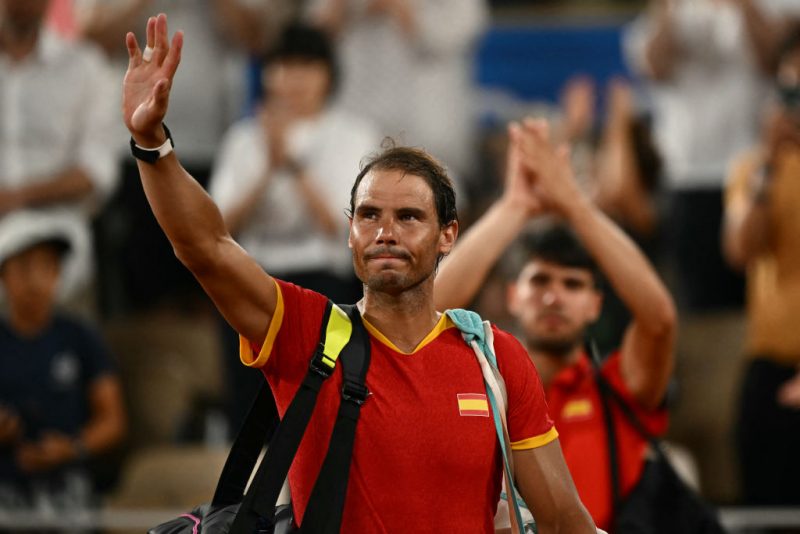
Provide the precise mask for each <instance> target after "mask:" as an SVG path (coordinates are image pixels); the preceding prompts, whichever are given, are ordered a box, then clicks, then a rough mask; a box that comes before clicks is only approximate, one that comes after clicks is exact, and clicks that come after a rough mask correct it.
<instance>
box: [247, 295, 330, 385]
mask: <svg viewBox="0 0 800 534" xmlns="http://www.w3.org/2000/svg"><path fill="white" fill-rule="evenodd" d="M275 283H276V284H277V286H278V305H277V307H276V309H275V314H274V315H273V316H272V323H270V326H269V331H268V333H267V337H266V339H264V340H245V339H242V340H241V342H240V355H241V359H242V363H244V364H245V365H247V366H250V367H259V368H261V369H262V370H263V371H264V374H265V375H266V376H267V377H268V378H270V379H271V380H270V381H271V382H272V381H275V382H277V381H286V382H288V383H298V384H299V383H300V382H301V381H302V380H303V377H305V375H306V372H307V371H308V362H309V360H310V358H311V355H312V354H313V352H314V350H315V348H316V346H317V343H318V342H319V333H320V326H321V324H322V316H323V315H324V313H325V304H326V303H327V301H328V299H327V298H325V297H324V296H323V295H320V294H319V293H316V292H314V291H310V290H308V289H304V288H302V287H299V286H296V285H294V284H290V283H288V282H283V281H281V280H275Z"/></svg>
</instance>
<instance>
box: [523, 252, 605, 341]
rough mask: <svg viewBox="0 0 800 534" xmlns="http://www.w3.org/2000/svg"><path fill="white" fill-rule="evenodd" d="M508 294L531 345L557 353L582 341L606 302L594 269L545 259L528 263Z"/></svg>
mask: <svg viewBox="0 0 800 534" xmlns="http://www.w3.org/2000/svg"><path fill="white" fill-rule="evenodd" d="M508 298H509V310H510V311H511V313H512V315H514V317H515V318H516V319H517V321H518V323H519V324H520V326H521V327H522V329H523V330H524V334H525V338H526V341H527V342H528V344H529V345H530V348H532V349H534V350H540V351H542V352H545V353H547V354H550V355H553V356H566V355H568V354H569V353H570V352H571V351H572V349H574V348H575V347H576V346H577V345H578V344H580V343H581V341H582V339H583V334H584V331H585V330H586V327H587V326H588V325H589V324H591V323H592V322H593V321H595V320H596V319H597V317H598V316H599V315H600V309H601V305H602V296H601V294H600V292H599V291H598V290H597V289H596V287H595V284H594V280H593V277H592V273H591V271H589V270H588V269H582V268H577V267H565V266H563V265H559V264H557V263H552V262H548V261H544V260H532V261H530V262H528V263H527V264H526V265H525V267H524V268H523V269H522V271H521V272H520V273H519V276H518V277H517V280H516V282H514V283H513V284H512V285H511V286H510V287H509V295H508Z"/></svg>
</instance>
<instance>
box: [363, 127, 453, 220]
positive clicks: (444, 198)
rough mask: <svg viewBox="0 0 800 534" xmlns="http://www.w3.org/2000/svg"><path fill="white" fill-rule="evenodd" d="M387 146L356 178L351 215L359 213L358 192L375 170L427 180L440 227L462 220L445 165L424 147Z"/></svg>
mask: <svg viewBox="0 0 800 534" xmlns="http://www.w3.org/2000/svg"><path fill="white" fill-rule="evenodd" d="M383 146H384V150H383V151H382V152H381V153H379V154H378V155H376V156H373V157H371V158H370V159H369V160H368V161H367V163H366V164H365V165H364V166H363V167H362V168H361V172H359V173H358V176H356V181H355V183H354V184H353V189H351V190H350V216H351V217H352V215H353V213H354V212H355V201H356V191H358V186H359V185H360V184H361V180H362V179H363V178H364V176H366V175H367V173H369V172H370V171H372V170H382V171H402V172H403V174H413V175H414V176H419V177H420V178H423V179H424V180H425V181H426V182H427V184H428V186H429V187H430V188H431V191H432V192H433V201H434V204H435V205H436V216H437V217H438V219H439V225H440V226H442V227H444V226H447V225H448V224H450V223H452V222H453V221H458V213H457V211H456V192H455V189H454V187H453V181H452V180H451V179H450V177H449V176H448V175H447V171H446V170H445V168H444V166H443V165H442V164H441V163H439V162H438V161H437V160H436V158H434V157H433V156H431V155H430V154H428V153H427V152H425V151H424V150H422V149H420V148H413V147H406V146H395V144H394V141H393V140H391V139H387V140H385V141H384V143H383Z"/></svg>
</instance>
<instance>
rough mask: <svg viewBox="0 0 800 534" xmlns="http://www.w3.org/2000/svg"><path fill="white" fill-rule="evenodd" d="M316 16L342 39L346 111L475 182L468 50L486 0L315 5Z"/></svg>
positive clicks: (322, 1)
mask: <svg viewBox="0 0 800 534" xmlns="http://www.w3.org/2000/svg"><path fill="white" fill-rule="evenodd" d="M311 11H312V16H313V18H314V19H315V20H316V21H317V22H319V23H321V24H322V25H323V26H324V27H325V28H326V29H328V30H329V31H330V32H331V34H332V35H334V36H336V37H338V39H339V42H338V45H339V47H340V54H341V60H342V68H343V76H342V89H341V101H342V104H343V105H344V107H345V108H347V109H350V110H352V111H354V112H359V113H363V114H365V115H366V116H367V117H368V118H370V119H372V120H374V121H375V122H376V123H377V124H378V125H379V127H380V128H381V131H380V133H381V134H382V135H389V136H392V137H394V138H397V139H400V140H401V141H402V142H403V143H405V144H410V145H414V146H422V147H424V148H425V149H426V150H428V151H429V152H431V153H434V154H437V155H438V156H439V157H440V158H441V159H442V161H444V163H445V164H446V165H447V166H448V167H449V168H450V169H451V171H452V172H451V174H454V175H455V176H456V178H457V179H461V180H462V183H463V179H465V178H466V179H469V178H471V176H470V175H469V172H470V171H471V170H472V169H473V164H474V157H473V154H474V152H475V147H474V143H475V138H474V135H475V131H476V126H477V124H476V117H474V116H473V110H474V105H473V99H472V87H471V86H472V82H471V59H472V58H471V52H472V46H473V45H474V44H475V42H476V40H477V38H478V37H479V36H480V35H481V32H482V31H483V29H484V28H485V26H486V24H487V23H488V8H487V6H486V4H485V2H484V0H436V1H431V0H312V2H311Z"/></svg>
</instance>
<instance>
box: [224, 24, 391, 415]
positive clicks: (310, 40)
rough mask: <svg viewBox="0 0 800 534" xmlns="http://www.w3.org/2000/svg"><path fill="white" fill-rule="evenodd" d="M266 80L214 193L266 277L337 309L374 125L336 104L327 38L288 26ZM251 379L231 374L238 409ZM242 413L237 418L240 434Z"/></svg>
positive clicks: (227, 151) (231, 144) (354, 283)
mask: <svg viewBox="0 0 800 534" xmlns="http://www.w3.org/2000/svg"><path fill="white" fill-rule="evenodd" d="M262 72H263V90H264V95H263V98H262V101H261V103H260V107H259V110H258V112H257V113H256V115H255V116H253V117H250V118H246V119H243V120H241V121H239V122H237V123H236V124H234V125H233V127H232V128H231V129H230V130H229V131H228V132H227V133H226V134H225V136H224V139H223V143H222V147H221V149H220V152H219V154H218V157H217V161H216V163H215V166H214V169H213V172H212V175H211V181H210V184H209V192H210V194H211V196H212V198H213V199H214V200H215V202H216V203H217V205H218V206H219V208H220V210H221V211H222V214H223V217H224V218H225V224H226V225H227V227H228V230H229V231H230V232H231V234H233V235H234V236H236V238H237V240H238V242H239V243H240V244H241V245H242V247H243V248H244V249H245V250H246V251H247V252H248V253H249V254H250V255H251V256H252V257H253V258H254V259H255V260H256V261H257V262H258V263H259V264H260V265H261V267H263V268H264V269H265V270H266V271H267V272H270V273H278V274H277V276H278V277H279V278H280V279H282V280H286V281H289V282H293V283H296V284H298V285H301V286H303V287H306V288H311V289H313V290H315V291H318V292H320V293H322V294H324V295H326V296H327V297H329V298H330V299H332V300H333V301H334V302H341V303H352V302H355V301H357V300H358V299H359V298H360V297H361V292H362V289H361V284H360V283H359V282H358V280H357V279H356V277H355V275H354V273H353V267H352V261H351V259H350V255H349V253H348V250H347V248H346V247H345V244H346V242H347V231H348V225H347V217H345V215H344V212H345V209H346V207H347V206H348V205H349V200H350V188H351V185H352V182H353V177H354V176H356V175H357V174H358V171H359V161H360V160H361V158H362V157H364V155H365V154H369V153H370V152H374V151H375V150H377V149H378V148H379V145H380V137H379V136H378V134H377V132H376V131H375V129H374V128H373V127H372V126H371V124H370V123H369V122H368V121H366V120H364V119H361V118H360V117H358V116H355V115H353V114H350V113H348V112H345V111H343V110H342V109H340V108H339V107H338V106H336V105H335V104H332V103H331V98H332V96H333V95H334V93H335V90H336V83H337V80H338V68H337V64H336V60H335V57H334V50H333V47H332V46H331V43H330V41H329V40H328V37H327V36H326V35H325V33H324V32H322V31H321V30H318V29H315V28H312V27H309V26H303V25H290V26H289V27H287V28H286V29H285V31H284V32H283V34H282V35H281V37H280V38H279V41H278V43H277V44H276V46H275V48H274V49H273V50H272V51H271V52H270V53H269V54H268V56H267V58H266V60H265V62H264V66H263V71H262ZM222 327H223V345H224V346H229V348H230V350H231V351H232V352H233V353H234V354H236V353H237V351H238V338H237V337H236V336H235V334H233V331H232V330H231V329H230V327H229V326H228V325H227V324H225V323H223V324H222ZM231 336H232V337H231ZM226 340H227V341H226ZM224 361H226V362H232V363H234V364H236V363H238V361H237V358H235V357H231V358H225V360H224ZM248 371H249V369H245V368H243V367H242V366H241V365H233V366H229V373H231V375H232V376H233V384H234V385H233V387H232V388H231V393H232V394H233V395H235V396H238V397H241V399H240V400H239V399H233V402H232V403H231V409H233V410H241V409H242V407H246V406H247V405H248V401H249V399H248V398H247V396H248V395H249V394H250V393H249V392H251V390H252V392H253V394H254V393H255V390H256V389H257V386H258V385H259V384H260V382H259V381H256V382H255V383H254V384H253V388H250V387H248V384H251V383H252V380H250V379H249V376H248V375H252V376H254V377H255V378H256V379H260V377H258V376H257V374H254V373H248ZM241 415H243V414H241V413H232V414H231V417H232V420H231V424H232V426H233V427H234V428H235V427H236V424H237V419H238V417H240V416H241Z"/></svg>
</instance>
